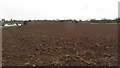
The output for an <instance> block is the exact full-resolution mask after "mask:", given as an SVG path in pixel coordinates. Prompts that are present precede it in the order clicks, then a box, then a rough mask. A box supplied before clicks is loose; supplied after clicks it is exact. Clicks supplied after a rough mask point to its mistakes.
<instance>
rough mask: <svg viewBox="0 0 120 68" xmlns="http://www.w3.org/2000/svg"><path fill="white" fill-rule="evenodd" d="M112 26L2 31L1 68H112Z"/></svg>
mask: <svg viewBox="0 0 120 68" xmlns="http://www.w3.org/2000/svg"><path fill="white" fill-rule="evenodd" d="M117 27H118V26H117V25H116V24H79V23H76V24H65V23H64V24H62V23H56V24H55V23H49V24H31V25H26V26H22V27H14V28H3V32H2V34H3V36H2V37H3V41H2V44H3V46H2V47H3V55H2V56H3V57H2V58H3V66H27V65H30V66H115V65H117V64H118V63H117V61H118V60H117V58H118V57H117V56H118V49H117V44H118V29H117Z"/></svg>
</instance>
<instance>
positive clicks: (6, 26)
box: [0, 26, 17, 28]
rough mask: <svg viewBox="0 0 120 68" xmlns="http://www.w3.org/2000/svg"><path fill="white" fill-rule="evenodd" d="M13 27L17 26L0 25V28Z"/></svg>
mask: <svg viewBox="0 0 120 68" xmlns="http://www.w3.org/2000/svg"><path fill="white" fill-rule="evenodd" d="M14 27H17V26H0V28H14Z"/></svg>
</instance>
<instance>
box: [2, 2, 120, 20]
mask: <svg viewBox="0 0 120 68" xmlns="http://www.w3.org/2000/svg"><path fill="white" fill-rule="evenodd" d="M118 1H120V0H0V20H1V19H2V18H5V19H8V20H10V19H16V20H29V19H31V20H33V19H36V20H37V19H40V20H41V19H49V20H52V19H77V20H79V19H82V20H87V19H102V18H107V19H115V18H117V17H118Z"/></svg>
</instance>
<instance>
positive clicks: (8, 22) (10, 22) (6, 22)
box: [2, 21, 24, 25]
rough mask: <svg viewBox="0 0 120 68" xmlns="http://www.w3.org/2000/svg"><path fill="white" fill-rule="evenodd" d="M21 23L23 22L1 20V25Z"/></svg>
mask: <svg viewBox="0 0 120 68" xmlns="http://www.w3.org/2000/svg"><path fill="white" fill-rule="evenodd" d="M16 23H17V24H23V23H24V22H13V21H5V22H2V25H5V24H8V25H12V24H16Z"/></svg>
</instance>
